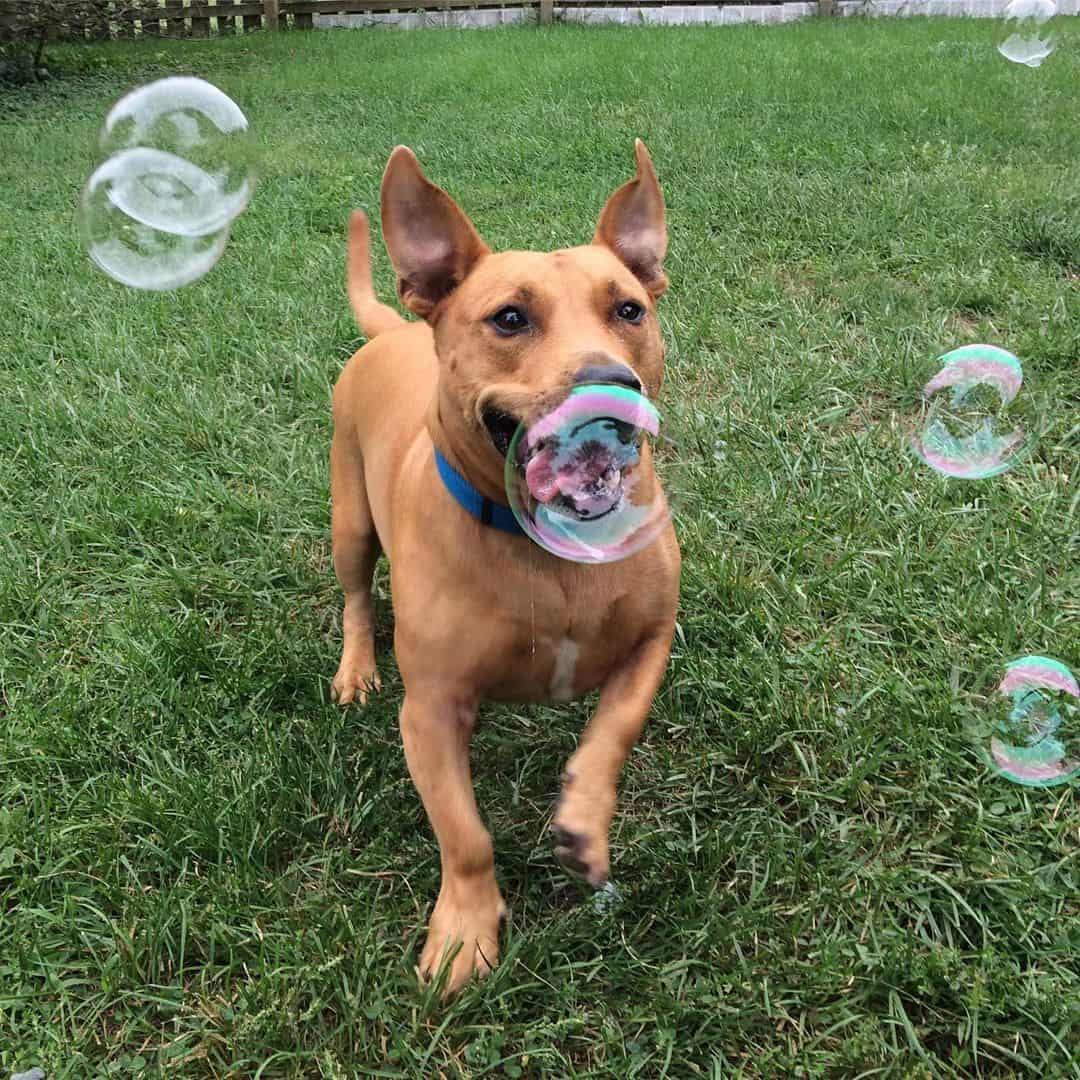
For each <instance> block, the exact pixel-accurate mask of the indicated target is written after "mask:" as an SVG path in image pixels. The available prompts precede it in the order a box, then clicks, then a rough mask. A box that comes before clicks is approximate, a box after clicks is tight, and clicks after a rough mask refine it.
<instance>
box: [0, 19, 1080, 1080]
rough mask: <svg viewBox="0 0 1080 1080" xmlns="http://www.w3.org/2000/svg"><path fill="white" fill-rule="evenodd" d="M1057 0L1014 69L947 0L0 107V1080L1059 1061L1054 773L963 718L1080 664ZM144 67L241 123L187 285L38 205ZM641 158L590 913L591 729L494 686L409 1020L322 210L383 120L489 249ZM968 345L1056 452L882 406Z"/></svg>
mask: <svg viewBox="0 0 1080 1080" xmlns="http://www.w3.org/2000/svg"><path fill="white" fill-rule="evenodd" d="M1074 21H1075V22H1076V23H1077V24H1078V25H1077V26H1075V27H1073V28H1071V29H1068V30H1067V31H1066V32H1065V36H1064V39H1063V42H1062V44H1061V46H1060V47H1059V49H1058V52H1057V53H1056V54H1055V55H1054V56H1052V57H1051V58H1050V59H1049V60H1048V61H1047V62H1046V63H1045V64H1044V65H1043V67H1042V68H1040V69H1038V70H1031V69H1028V68H1024V67H1017V66H1014V65H1010V64H1008V63H1006V62H1005V61H1004V60H1003V59H1002V58H1001V57H999V56H998V54H997V53H996V51H994V48H993V37H994V30H995V28H994V26H993V25H992V24H991V23H988V22H974V21H967V20H960V19H951V20H911V21H896V20H879V21H869V20H846V21H844V22H842V23H841V22H840V21H830V22H826V21H814V22H807V23H803V24H798V25H790V26H782V27H771V28H762V27H745V28H730V29H729V28H700V29H692V28H688V29H685V30H680V29H660V30H658V29H644V28H642V29H600V30H589V29H581V28H570V27H554V28H551V29H550V30H540V29H537V28H521V29H505V30H496V31H489V32H471V33H470V32H440V31H422V32H419V31H418V32H411V33H397V32H375V31H372V32H346V31H338V32H331V31H327V32H312V33H296V34H280V35H276V36H271V35H257V36H248V37H245V38H237V39H231V40H211V41H206V42H194V41H192V42H187V43H182V42H164V41H162V42H154V43H148V44H145V45H142V44H127V45H116V46H109V47H101V48H94V49H92V50H86V51H77V52H63V51H60V52H58V53H56V54H54V57H53V60H52V66H53V68H54V73H56V74H57V75H58V77H56V78H54V79H53V80H52V81H51V82H50V83H49V84H48V85H46V86H44V87H40V88H28V89H23V90H18V91H9V92H6V93H5V94H4V96H3V98H2V99H0V110H2V117H0V143H2V145H3V148H4V149H3V155H2V159H0V223H2V225H0V297H2V309H0V386H2V393H0V509H2V511H3V515H4V527H3V530H2V532H0V657H2V662H0V663H2V666H0V710H2V711H0V1073H2V1074H3V1075H5V1076H6V1075H7V1072H10V1071H12V1070H15V1069H27V1068H29V1067H30V1066H31V1065H35V1064H41V1065H42V1066H43V1067H45V1068H46V1069H47V1071H48V1074H49V1077H50V1080H54V1078H60V1077H66V1078H71V1080H82V1078H89V1077H105V1076H108V1077H122V1076H169V1077H176V1078H185V1080H186V1078H195V1077H236V1078H241V1077H243V1078H247V1077H261V1078H267V1080H269V1078H277V1077H282V1078H284V1077H290V1078H291V1077H296V1078H299V1077H327V1078H331V1077H333V1078H346V1077H353V1076H384V1077H391V1076H401V1077H424V1078H426V1077H439V1076H445V1077H470V1078H471V1077H480V1076H510V1077H514V1076H525V1077H551V1078H563V1077H609V1076H610V1077H620V1078H622V1077H631V1076H637V1077H645V1078H655V1077H672V1078H684V1077H693V1076H706V1077H714V1078H721V1077H723V1078H727V1077H789V1076H802V1077H819V1076H821V1077H849V1076H850V1077H855V1076H885V1077H901V1076H910V1077H924V1076H934V1077H937V1076H945V1077H948V1076H957V1077H959V1076H984V1077H990V1076H1015V1075H1031V1076H1046V1077H1067V1076H1072V1077H1080V802H1078V799H1077V794H1078V792H1077V790H1076V789H1075V788H1069V787H1055V788H1048V789H1030V788H1024V787H1019V786H1017V785H1014V784H1011V783H1009V782H1007V781H1006V780H1004V779H1001V778H998V777H996V776H994V775H992V774H991V773H990V772H989V771H988V770H987V769H986V768H985V767H984V765H983V764H982V763H981V762H980V760H979V759H978V757H977V756H976V755H975V753H974V752H973V751H972V748H971V746H970V744H969V742H968V740H967V739H966V738H965V735H964V728H965V718H966V717H967V716H968V715H969V713H970V711H971V710H972V709H977V708H978V707H979V705H978V701H977V699H976V697H975V692H976V690H977V689H978V688H979V687H980V686H983V685H984V684H985V682H986V680H987V679H988V678H992V677H993V676H994V674H995V673H999V672H1000V671H1001V669H1002V667H1003V665H1004V663H1005V662H1006V661H1007V660H1009V659H1011V658H1012V657H1014V656H1017V655H1020V654H1024V653H1042V654H1046V655H1050V656H1053V657H1057V658H1058V659H1059V660H1061V661H1063V662H1064V663H1066V664H1068V665H1069V666H1070V667H1072V668H1073V669H1074V670H1075V669H1077V668H1078V667H1080V569H1078V567H1080V525H1078V522H1080V497H1078V494H1077V492H1078V483H1077V482H1078V478H1080V456H1078V452H1080V378H1078V372H1080V194H1078V192H1080V125H1078V123H1077V117H1078V116H1080V20H1074ZM178 71H185V72H191V73H194V74H198V75H200V76H203V77H204V78H207V79H209V80H210V81H212V82H214V83H216V84H217V85H219V86H220V87H221V88H222V89H224V90H225V91H226V92H227V93H229V94H230V95H232V96H233V97H235V98H236V100H237V101H238V102H239V103H240V104H241V106H242V107H243V108H244V109H245V111H246V112H247V114H248V116H249V118H250V119H251V122H252V125H253V127H254V129H255V130H256V132H257V133H258V135H259V138H260V140H261V144H262V147H263V149H264V166H263V175H262V179H261V182H260V186H259V188H258V190H257V192H256V195H255V198H254V200H253V202H252V204H251V207H250V209H249V210H248V212H247V213H246V214H245V215H244V216H243V217H242V218H241V219H239V221H238V222H237V223H236V225H235V228H234V231H233V237H232V241H231V243H230V246H229V248H228V250H227V251H226V253H225V256H224V258H223V259H222V260H221V262H220V264H219V265H218V266H217V268H216V269H215V270H214V271H213V272H212V273H210V274H209V275H208V276H207V277H206V278H205V279H203V280H202V281H201V282H199V283H197V284H195V285H193V286H190V287H188V288H185V289H183V290H181V291H178V292H176V293H170V294H150V293H139V292H136V291H132V290H128V289H125V288H124V287H122V286H120V285H117V284H115V283H113V282H111V281H110V280H108V279H107V278H105V277H104V276H103V275H101V274H100V273H99V272H97V271H96V270H95V269H94V268H93V267H92V266H91V265H90V263H89V261H88V260H87V258H86V257H85V255H84V254H83V252H82V251H81V248H80V244H79V239H78V233H77V229H76V227H75V224H74V214H73V208H74V206H75V203H76V199H77V194H78V189H79V187H80V185H81V183H82V181H83V180H84V179H85V177H86V176H87V175H88V174H89V172H90V170H91V169H92V167H93V164H94V137H95V131H96V128H97V126H98V125H99V123H100V121H101V119H102V118H103V116H104V114H105V111H106V109H107V108H108V106H109V104H110V103H111V102H112V101H113V100H114V99H115V98H116V97H117V96H118V95H119V94H120V93H122V92H123V91H124V90H126V89H128V88H129V87H131V86H132V85H134V84H136V83H138V82H141V81H146V80H147V79H149V78H152V77H156V76H159V75H162V74H165V73H171V72H178ZM636 135H641V136H643V137H644V138H645V139H646V141H647V143H648V146H649V149H650V150H651V152H652V155H653V158H654V161H655V162H656V166H657V170H658V172H659V175H660V179H661V182H662V184H663V186H664V189H665V193H666V196H667V199H668V203H669V228H670V256H669V260H668V265H667V269H668V272H669V275H670V277H671V290H670V292H669V294H668V295H667V296H666V297H665V298H664V300H663V301H662V318H663V322H664V326H665V330H666V336H667V340H668V342H669V352H668V379H667V382H666V384H665V388H664V397H663V401H662V402H661V405H662V411H663V417H664V430H665V431H666V433H667V434H668V435H669V436H670V437H671V441H670V442H668V443H665V444H664V445H663V446H662V448H661V449H662V457H663V467H664V469H665V471H666V475H667V477H668V484H669V488H670V489H671V491H672V493H673V499H674V501H675V504H676V509H677V517H678V527H679V532H680V535H681V539H682V543H683V550H684V564H685V566H684V576H683V588H682V604H681V615H680V622H679V629H678V633H677V638H676V642H675V649H674V654H673V657H672V661H671V665H670V671H669V675H668V678H667V680H666V682H665V685H664V687H663V689H662V691H661V693H660V695H659V697H658V699H657V702H656V705H655V708H654V711H653V716H652V718H651V720H650V723H649V725H648V727H647V728H646V733H645V736H644V738H643V740H642V742H641V743H640V745H639V746H638V748H637V750H636V751H635V753H634V754H633V755H632V757H631V759H630V761H629V763H628V766H627V769H626V772H625V775H624V781H623V784H622V789H621V809H620V811H619V813H618V815H617V817H616V822H615V825H614V828H613V838H612V839H613V847H612V855H613V879H614V881H615V882H616V884H617V886H618V888H619V890H620V892H621V901H620V902H619V903H618V904H617V905H616V906H615V907H614V908H613V909H612V910H610V911H608V912H606V913H604V912H598V911H597V910H596V909H595V906H594V903H593V900H592V897H591V896H590V895H589V893H588V892H587V890H584V889H583V888H582V887H581V886H579V885H578V884H576V883H575V882H572V881H570V880H568V879H567V878H566V877H565V876H564V874H563V873H562V872H561V870H560V868H559V866H558V864H557V863H556V861H555V859H554V857H553V855H552V854H551V851H550V848H549V845H548V841H547V839H546V835H545V831H546V824H547V820H548V817H549V815H550V811H551V807H552V801H553V798H554V795H555V793H556V790H557V786H558V777H559V773H560V770H561V768H562V764H563V762H564V760H565V758H566V757H567V755H568V753H569V752H570V751H571V749H572V748H573V746H574V743H575V739H576V738H577V735H578V733H579V731H580V730H581V727H582V724H583V722H584V719H585V717H586V715H587V713H588V708H589V703H588V702H581V703H578V704H575V705H572V706H569V707H561V708H557V709H555V708H553V709H543V708H528V709H513V708H508V707H500V708H492V709H489V710H487V711H486V712H485V713H484V715H483V720H482V723H481V726H480V728H479V730H478V734H477V738H476V740H475V755H474V757H475V765H476V779H477V787H478V796H479V800H480V804H481V808H482V811H483V813H484V815H485V818H486V820H487V822H488V823H489V825H490V827H491V830H492V833H493V837H494V841H495V848H496V863H497V869H498V873H499V877H500V883H501V886H502V889H503V892H504V894H505V896H506V899H507V901H508V903H509V904H510V906H511V909H512V917H511V923H510V926H509V930H508V933H507V936H506V938H505V939H504V956H503V959H502V962H501V963H500V965H499V967H498V969H497V971H496V972H495V973H494V974H493V976H492V977H491V978H489V979H488V980H487V981H486V982H484V983H482V984H479V985H477V986H474V987H471V988H469V989H468V990H467V991H466V992H464V993H463V994H462V995H461V996H460V997H459V998H458V999H457V1000H456V1001H454V1002H453V1003H452V1004H451V1005H450V1006H449V1007H445V1008H444V1007H441V1006H440V1005H439V1004H438V1003H437V1002H435V1001H433V1000H432V999H431V998H430V996H429V995H426V994H424V993H422V992H420V991H419V990H418V989H417V986H416V983H415V979H414V975H413V964H414V963H415V961H416V958H417V955H418V946H419V944H420V942H421V941H422V933H423V926H424V921H425V917H426V911H427V908H428V906H429V905H430V903H431V902H432V900H433V899H434V896H435V893H436V889H437V883H438V872H439V865H438V857H437V853H436V850H435V847H434V842H433V839H432V837H431V834H430V831H429V828H428V825H427V822H426V819H425V818H424V815H423V811H422V809H421V807H420V803H419V800H418V798H417V796H416V795H415V793H414V791H413V788H412V785H411V783H410V780H409V777H408V774H407V772H406V768H405V763H404V759H403V757H402V754H401V750H400V747H399V741H398V734H397V724H396V712H397V707H398V705H399V703H400V700H401V686H400V681H399V680H398V678H397V676H396V672H395V670H394V667H393V662H392V659H391V657H390V655H389V647H390V639H391V611H390V603H389V597H388V595H387V590H386V574H385V569H384V570H381V571H380V575H379V583H380V584H379V593H378V611H379V623H380V627H381V631H382V646H383V654H384V655H383V660H382V671H383V682H384V687H383V691H382V693H381V694H380V695H379V696H378V697H376V698H374V699H373V700H372V701H371V702H370V703H369V705H368V706H367V707H366V708H364V709H363V710H351V711H344V712H343V711H341V710H339V709H338V708H337V707H336V706H335V705H333V704H331V703H330V701H329V679H330V676H331V675H332V674H333V672H334V670H335V667H336V664H337V659H338V648H339V631H338V621H339V606H340V598H339V593H338V588H337V585H336V582H335V580H334V576H333V571H332V567H331V561H330V549H329V507H328V476H327V450H328V443H329V434H330V425H329V408H328V404H329V391H330V387H331V385H332V383H333V381H334V379H335V377H336V375H337V372H338V371H339V370H340V368H341V367H342V365H343V363H344V362H345V360H346V359H347V357H348V356H349V355H350V353H351V352H352V350H353V349H355V348H356V346H357V345H358V344H359V340H360V339H359V337H358V332H357V330H356V328H355V325H354V323H353V322H352V318H351V315H350V312H349V310H348V306H347V303H346V301H345V297H344V291H343V285H342V276H343V266H344V239H343V230H344V224H345V220H346V215H347V212H348V210H349V208H350V207H352V206H354V205H361V206H367V207H369V208H371V207H373V206H374V205H375V203H376V200H377V191H378V181H379V176H380V172H381V169H382V166H383V164H384V162H385V159H386V156H387V154H388V152H389V150H390V149H391V147H392V146H393V145H394V144H396V143H400V142H403V143H407V144H409V145H411V146H412V147H413V148H414V149H415V150H416V151H417V153H418V154H419V156H420V158H421V160H422V162H423V163H424V165H425V167H426V168H427V170H428V172H429V174H430V175H431V176H432V178H433V179H435V180H436V181H437V182H439V183H442V184H444V185H445V186H446V187H447V188H448V189H449V190H450V191H451V193H452V194H454V195H455V196H456V197H457V198H458V199H459V200H460V202H461V203H462V205H463V206H464V208H465V209H466V210H467V211H468V212H469V213H470V214H471V215H472V216H473V218H474V220H475V221H476V223H477V225H478V227H479V229H480V231H481V232H482V234H483V235H484V236H485V238H486V239H487V240H488V241H489V242H490V243H491V244H492V245H493V246H495V247H499V248H505V247H541V248H550V247H557V246H562V245H569V244H574V243H579V242H582V241H584V240H586V239H587V238H588V237H589V236H590V235H591V232H592V227H593V223H594V221H595V216H596V213H597V211H598V209H599V207H600V205H601V204H602V201H603V199H604V197H605V196H606V194H607V193H608V192H609V191H610V190H611V189H612V188H613V187H615V186H616V184H618V183H620V182H621V181H622V180H623V179H625V178H626V177H628V176H629V175H630V174H631V171H632V140H633V137H634V136H636ZM376 251H377V258H376V262H377V277H378V284H379V288H380V290H381V291H382V292H383V294H384V295H389V294H390V293H391V291H392V283H391V279H390V275H389V269H388V264H387V261H386V258H385V255H384V253H383V251H382V248H381V245H379V246H378V247H377V249H376ZM981 340H985V341H991V342H994V343H997V344H1000V345H1003V346H1005V347H1007V348H1009V349H1011V350H1013V351H1014V352H1015V353H1017V354H1018V355H1019V356H1020V357H1021V358H1022V359H1023V361H1024V364H1025V375H1026V382H1025V390H1024V393H1025V394H1029V395H1030V400H1031V401H1032V402H1035V403H1037V404H1038V407H1039V409H1040V410H1041V414H1042V421H1043V426H1044V430H1043V431H1042V434H1041V437H1040V439H1039V443H1038V446H1037V449H1036V452H1035V453H1034V455H1033V456H1032V458H1031V459H1030V460H1028V461H1026V462H1024V463H1023V464H1021V465H1020V466H1018V467H1017V468H1015V469H1013V470H1012V471H1010V472H1008V473H1005V474H1004V475H1001V476H999V477H996V478H994V479H991V480H984V481H961V480H949V479H946V478H945V477H943V476H940V475H938V474H937V473H935V472H933V471H931V470H929V469H928V468H926V467H925V466H924V465H921V464H920V463H919V462H918V461H916V460H915V459H914V458H913V457H912V455H910V454H909V453H908V452H907V451H906V449H905V444H904V437H903V431H904V424H905V420H906V418H907V417H909V416H910V415H911V414H912V410H913V409H915V407H916V405H917V402H918V397H919V390H920V388H921V386H922V385H923V383H924V382H925V381H926V378H927V377H928V376H929V374H930V373H932V372H933V370H934V368H935V365H934V358H935V357H936V356H938V355H939V354H941V353H943V352H944V351H946V350H947V349H950V348H952V347H955V346H957V345H962V344H965V343H968V342H972V341H981ZM4 1070H7V1072H4Z"/></svg>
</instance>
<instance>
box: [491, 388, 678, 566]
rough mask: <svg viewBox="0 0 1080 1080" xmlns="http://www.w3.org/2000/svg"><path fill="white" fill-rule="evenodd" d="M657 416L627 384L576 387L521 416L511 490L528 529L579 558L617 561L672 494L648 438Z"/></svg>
mask: <svg viewBox="0 0 1080 1080" xmlns="http://www.w3.org/2000/svg"><path fill="white" fill-rule="evenodd" d="M659 428H660V415H659V413H658V412H657V411H656V408H655V406H654V405H653V404H652V403H651V402H650V401H649V400H648V399H647V398H645V397H644V396H642V395H641V394H639V393H637V392H636V391H634V390H630V389H628V388H627V387H624V386H609V385H587V386H577V387H575V388H574V389H573V390H572V391H570V393H569V394H568V395H567V397H566V399H565V400H564V401H563V402H562V403H561V404H559V405H558V406H557V407H556V408H554V409H552V410H551V411H550V412H547V413H545V414H544V415H543V416H540V417H538V418H537V419H535V420H532V421H526V422H524V423H522V424H521V425H520V426H519V427H518V429H517V432H516V433H515V435H514V437H513V439H512V440H511V443H510V449H509V451H508V452H507V456H506V492H507V497H508V499H509V502H510V507H511V509H512V510H513V512H514V516H515V517H516V518H517V520H518V522H519V524H520V525H521V527H522V528H523V529H524V530H525V533H526V534H527V535H528V536H529V537H530V538H531V539H532V540H534V541H535V542H536V543H537V544H539V545H540V546H541V547H543V548H545V549H546V550H547V551H550V552H551V553H552V554H554V555H558V556H559V557H560V558H564V559H570V560H572V561H574V562H583V563H602V562H613V561H615V560H616V559H623V558H626V556H628V555H631V554H633V553H634V552H635V551H639V550H640V549H641V548H643V547H644V546H645V545H646V544H648V543H650V542H651V541H652V540H654V539H655V538H656V537H657V535H658V534H659V533H660V532H661V531H662V530H663V528H664V527H665V526H666V525H667V523H668V521H669V519H670V514H669V511H668V504H667V500H666V498H665V497H664V492H663V490H662V489H661V487H660V483H659V481H658V480H657V479H656V476H655V475H654V474H653V471H652V468H651V458H650V450H649V446H648V443H647V438H648V436H650V435H656V434H657V433H658V431H659Z"/></svg>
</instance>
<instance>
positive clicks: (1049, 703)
mask: <svg viewBox="0 0 1080 1080" xmlns="http://www.w3.org/2000/svg"><path fill="white" fill-rule="evenodd" d="M972 735H973V737H974V738H975V740H976V747H977V749H978V751H979V754H980V756H981V757H982V758H983V760H984V761H985V762H986V763H987V764H988V765H989V766H990V768H992V769H993V770H994V772H996V773H998V774H999V775H1000V776H1003V777H1005V778H1006V779H1007V780H1013V781H1015V782H1016V783H1018V784H1024V785H1025V786H1027V787H1050V786H1052V785H1054V784H1061V783H1064V782H1065V781H1067V780H1075V779H1080V686H1078V685H1077V681H1076V678H1075V676H1074V675H1073V674H1072V672H1071V671H1070V670H1069V669H1068V668H1067V667H1066V666H1065V665H1064V664H1063V663H1061V661H1059V660H1053V659H1051V658H1050V657H1047V656H1022V657H1020V658H1019V659H1018V660H1013V661H1012V662H1011V663H1009V664H1007V665H1006V666H1005V675H1004V677H1003V678H1002V680H1001V682H1000V684H999V685H998V687H997V688H996V690H995V691H994V693H993V694H992V695H991V697H990V703H989V710H988V714H987V715H986V716H983V717H981V718H980V719H979V720H978V721H976V722H974V723H973V725H972Z"/></svg>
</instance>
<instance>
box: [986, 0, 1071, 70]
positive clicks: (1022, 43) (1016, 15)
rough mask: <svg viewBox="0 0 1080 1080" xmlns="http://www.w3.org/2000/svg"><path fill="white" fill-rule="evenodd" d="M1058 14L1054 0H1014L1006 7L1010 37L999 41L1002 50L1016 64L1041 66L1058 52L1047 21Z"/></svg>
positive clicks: (1007, 31) (1007, 30) (1006, 19)
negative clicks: (1054, 52) (1055, 51)
mask: <svg viewBox="0 0 1080 1080" xmlns="http://www.w3.org/2000/svg"><path fill="white" fill-rule="evenodd" d="M1056 14H1057V6H1056V5H1055V4H1054V0H1012V2H1011V3H1010V4H1009V5H1008V7H1006V8H1005V31H1006V33H1007V34H1008V37H1007V38H1005V40H1004V41H1002V42H1000V43H999V44H998V52H999V53H1001V55H1002V56H1004V57H1005V59H1006V60H1011V61H1012V62H1013V63H1014V64H1026V65H1027V66H1028V67H1038V66H1039V65H1040V64H1041V63H1042V62H1043V61H1044V60H1045V59H1046V58H1047V57H1048V56H1049V55H1050V54H1051V53H1052V52H1053V51H1054V38H1053V35H1052V33H1051V32H1050V29H1049V28H1048V27H1047V26H1046V23H1047V22H1048V21H1049V20H1050V19H1052V18H1053V17H1054V16H1055V15H1056Z"/></svg>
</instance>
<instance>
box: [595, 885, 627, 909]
mask: <svg viewBox="0 0 1080 1080" xmlns="http://www.w3.org/2000/svg"><path fill="white" fill-rule="evenodd" d="M621 903H622V893H621V892H620V891H619V889H618V887H617V886H616V885H615V883H614V882H612V881H605V882H604V884H603V885H601V886H600V888H599V889H597V890H596V892H594V893H593V911H594V912H595V913H596V914H597V915H610V914H611V912H613V911H614V910H615V909H616V908H617V907H618V906H619V905H620V904H621Z"/></svg>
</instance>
